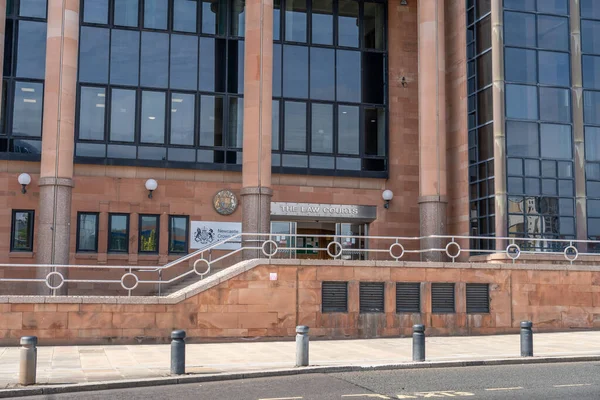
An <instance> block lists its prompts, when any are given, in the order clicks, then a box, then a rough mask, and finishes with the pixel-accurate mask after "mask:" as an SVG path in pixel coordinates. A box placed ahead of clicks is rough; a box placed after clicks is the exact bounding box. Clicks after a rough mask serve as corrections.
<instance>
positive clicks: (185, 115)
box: [171, 93, 196, 146]
mask: <svg viewBox="0 0 600 400" xmlns="http://www.w3.org/2000/svg"><path fill="white" fill-rule="evenodd" d="M195 110H196V96H194V95H193V94H183V93H173V94H171V144H180V145H186V146H193V145H194V115H195Z"/></svg>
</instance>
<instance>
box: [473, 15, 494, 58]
mask: <svg viewBox="0 0 600 400" xmlns="http://www.w3.org/2000/svg"><path fill="white" fill-rule="evenodd" d="M475 32H476V35H477V49H476V50H477V53H482V52H484V51H485V50H487V49H490V48H491V47H492V18H491V17H490V16H487V17H485V18H484V19H482V20H481V21H479V22H477V24H475Z"/></svg>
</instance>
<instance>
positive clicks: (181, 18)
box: [173, 0, 198, 32]
mask: <svg viewBox="0 0 600 400" xmlns="http://www.w3.org/2000/svg"><path fill="white" fill-rule="evenodd" d="M197 4H198V1H197V0H174V1H173V30H176V31H180V32H196V16H197V14H196V13H197V10H196V6H197Z"/></svg>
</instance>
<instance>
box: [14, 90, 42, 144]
mask: <svg viewBox="0 0 600 400" xmlns="http://www.w3.org/2000/svg"><path fill="white" fill-rule="evenodd" d="M43 95H44V85H43V84H41V83H33V82H16V83H15V95H14V96H15V101H14V104H13V127H12V130H13V135H15V136H37V137H39V136H41V135H42V109H43V107H44V105H43Z"/></svg>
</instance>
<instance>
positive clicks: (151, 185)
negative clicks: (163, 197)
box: [146, 179, 158, 199]
mask: <svg viewBox="0 0 600 400" xmlns="http://www.w3.org/2000/svg"><path fill="white" fill-rule="evenodd" d="M157 187H158V182H156V181H155V180H154V179H148V180H147V181H146V190H147V191H148V198H149V199H151V198H152V192H154V191H155V190H156V188H157Z"/></svg>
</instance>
